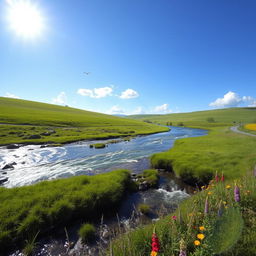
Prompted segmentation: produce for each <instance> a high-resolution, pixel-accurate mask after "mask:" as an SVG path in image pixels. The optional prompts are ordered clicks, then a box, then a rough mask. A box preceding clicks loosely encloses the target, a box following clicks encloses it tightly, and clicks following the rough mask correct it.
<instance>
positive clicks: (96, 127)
mask: <svg viewBox="0 0 256 256" xmlns="http://www.w3.org/2000/svg"><path fill="white" fill-rule="evenodd" d="M0 123H1V124H2V125H0V145H5V144H10V143H67V142H73V141H79V140H91V139H107V138H116V137H128V136H136V135H145V134H152V133H157V132H163V131H167V130H168V129H167V128H166V127H162V126H157V125H152V124H148V123H145V122H141V121H138V120H129V119H125V118H120V117H115V116H111V115H105V114H100V113H95V112H90V111H85V110H80V109H75V108H70V107H63V106H57V105H52V104H45V103H39V102H33V101H26V100H18V99H10V98H4V97H0ZM35 135H36V136H37V137H35ZM33 136H34V137H35V138H34V137H33Z"/></svg>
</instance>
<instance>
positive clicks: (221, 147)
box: [151, 127, 256, 185]
mask: <svg viewBox="0 0 256 256" xmlns="http://www.w3.org/2000/svg"><path fill="white" fill-rule="evenodd" d="M255 143H256V138H253V137H249V136H246V135H240V134H236V133H234V132H231V131H230V130H229V128H228V127H216V128H211V130H210V132H209V134H208V135H207V136H203V137H196V138H186V139H180V140H177V141H176V142H175V144H174V147H173V148H172V149H170V150H169V151H167V152H163V153H157V154H154V155H153V156H152V157H151V163H152V165H153V167H154V168H166V169H170V170H173V171H174V172H175V174H176V175H177V176H179V177H181V178H182V179H183V180H184V181H185V182H187V183H189V184H192V185H194V184H202V183H207V182H209V180H210V179H211V178H212V177H213V175H214V174H215V172H216V171H218V172H219V173H220V172H223V173H224V174H225V176H226V178H227V179H234V178H236V177H240V176H243V175H244V173H245V172H247V171H248V170H251V169H252V168H253V166H254V165H255V164H256V159H255V155H256V147H255Z"/></svg>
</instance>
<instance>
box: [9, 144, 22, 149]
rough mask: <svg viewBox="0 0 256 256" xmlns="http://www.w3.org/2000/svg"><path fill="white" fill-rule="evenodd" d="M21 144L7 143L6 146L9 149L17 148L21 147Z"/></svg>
mask: <svg viewBox="0 0 256 256" xmlns="http://www.w3.org/2000/svg"><path fill="white" fill-rule="evenodd" d="M19 147H20V146H19V145H18V144H10V145H7V146H6V148H7V149H16V148H19Z"/></svg>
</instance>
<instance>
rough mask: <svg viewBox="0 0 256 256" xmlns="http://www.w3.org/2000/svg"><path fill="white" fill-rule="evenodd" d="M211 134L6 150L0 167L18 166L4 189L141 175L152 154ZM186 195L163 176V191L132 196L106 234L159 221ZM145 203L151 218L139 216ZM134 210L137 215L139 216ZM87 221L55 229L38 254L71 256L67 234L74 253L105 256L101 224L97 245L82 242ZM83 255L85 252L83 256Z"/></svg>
mask: <svg viewBox="0 0 256 256" xmlns="http://www.w3.org/2000/svg"><path fill="white" fill-rule="evenodd" d="M206 134H207V131H205V130H200V129H190V128H184V127H171V130H170V131H169V132H165V133H158V134H153V135H148V136H138V137H136V138H134V139H132V140H131V141H127V142H125V141H122V142H119V143H115V144H109V145H108V146H107V147H106V148H103V149H94V148H90V147H89V145H90V144H93V143H100V142H104V143H107V142H108V141H107V140H105V141H90V142H88V141H83V142H78V143H72V144H68V145H64V146H61V147H49V148H40V146H38V145H29V146H22V147H20V148H18V149H6V147H1V148H0V169H2V168H3V167H4V166H5V165H6V164H9V163H13V162H15V163H16V164H15V165H13V167H14V169H7V170H2V174H1V177H6V178H8V181H7V182H5V183H4V184H3V186H5V187H16V186H23V185H29V184H33V183H36V182H39V181H42V180H51V179H57V178H64V177H70V176H74V175H83V174H86V175H95V174H98V173H103V172H108V171H111V170H114V169H124V168H125V169H130V170H132V171H133V172H135V173H139V172H141V171H142V170H144V169H148V168H150V162H149V156H150V155H152V154H153V153H157V152H162V151H166V150H168V149H170V148H171V147H172V146H173V144H174V141H175V140H176V139H180V138H187V137H196V136H203V135H206ZM187 197H189V193H188V187H186V186H185V185H184V184H183V183H182V182H181V181H179V180H178V179H176V178H175V177H174V175H173V174H171V173H160V181H159V188H158V189H149V190H147V191H139V192H136V193H132V194H129V195H127V196H126V198H124V200H123V201H122V204H121V205H120V207H119V209H118V212H117V215H118V221H117V217H116V215H115V214H114V213H113V214H114V216H113V217H110V218H108V219H106V220H104V223H105V224H104V230H103V233H104V232H105V233H111V232H112V231H111V230H115V229H117V228H118V226H119V225H122V226H123V227H124V229H129V228H133V227H135V226H137V225H138V224H142V223H148V222H151V221H152V220H153V221H154V219H157V218H158V217H159V216H163V215H166V214H168V213H170V212H173V211H174V210H175V209H176V208H177V206H178V204H179V203H180V202H181V201H182V200H183V199H185V198H187ZM140 203H144V204H147V205H149V206H150V208H151V215H150V216H148V217H145V216H141V215H140V214H138V212H137V210H136V208H137V206H138V204H140ZM134 212H135V213H136V212H137V213H136V214H135V215H136V216H135V215H134ZM82 222H83V220H78V221H77V222H75V223H70V224H69V225H67V227H66V228H67V229H66V231H65V230H64V229H63V228H62V229H59V230H55V231H54V232H53V233H52V234H51V235H47V236H46V237H42V238H40V240H39V241H38V246H37V251H36V254H35V255H38V256H50V255H51V256H55V255H58V256H60V255H61V256H62V255H68V254H67V240H66V239H67V233H68V235H69V241H70V242H72V243H73V244H75V246H74V248H73V249H72V255H93V256H97V255H100V254H99V248H100V247H99V243H101V244H102V243H103V247H104V246H105V247H106V246H107V245H108V243H109V239H111V237H112V236H109V237H107V238H104V237H102V236H101V234H102V229H101V227H102V226H101V225H98V226H97V233H98V240H97V242H96V243H95V244H93V245H91V246H90V247H86V248H85V247H84V246H82V245H81V243H80V242H79V240H78V235H77V230H78V228H79V227H80V225H81V223H82ZM118 223H119V224H118ZM66 232H67V233H66ZM77 241H78V242H77ZM81 252H83V253H82V254H81ZM89 252H91V253H89ZM21 255H22V254H21V252H20V251H17V252H15V253H13V254H11V256H21ZM69 255H70V254H69Z"/></svg>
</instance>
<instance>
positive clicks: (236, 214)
mask: <svg viewBox="0 0 256 256" xmlns="http://www.w3.org/2000/svg"><path fill="white" fill-rule="evenodd" d="M133 118H137V119H140V120H144V121H145V122H156V123H162V124H167V123H168V124H170V125H177V126H183V125H184V126H189V127H198V128H204V129H207V130H208V131H209V134H208V135H206V136H203V137H196V138H186V139H179V140H177V141H176V142H175V144H174V147H173V148H172V149H170V150H169V151H167V152H162V153H157V154H154V155H153V156H152V157H151V163H152V165H153V166H154V167H156V168H165V169H168V170H171V171H174V172H175V174H176V175H177V176H179V177H181V178H182V179H183V180H184V181H185V182H187V183H189V184H191V185H194V186H195V185H197V191H195V192H196V194H195V195H193V196H192V197H190V198H189V199H187V200H185V201H183V202H182V203H181V205H180V206H179V207H178V209H177V210H176V211H175V212H174V213H173V214H171V215H168V216H166V217H163V218H161V219H160V220H159V221H157V222H156V224H155V225H153V224H152V225H148V226H142V227H140V228H138V229H136V230H134V231H130V232H128V233H126V234H124V235H122V236H120V237H119V238H117V239H116V240H114V241H113V242H112V244H111V246H110V247H109V252H108V254H109V255H115V256H119V255H120V256H121V255H126V256H137V255H142V256H146V255H150V253H151V250H152V248H151V237H152V233H153V232H155V233H156V235H157V237H158V239H159V242H160V250H159V252H158V253H157V255H182V256H183V255H188V256H213V255H221V256H227V255H232V256H241V255H243V256H251V255H256V246H255V240H256V232H255V230H256V211H255V210H256V204H255V202H256V190H255V188H256V177H255V175H256V174H255V172H256V171H254V173H253V174H252V170H254V169H255V164H256V147H255V145H256V138H254V137H251V136H247V135H242V134H238V133H234V132H232V131H231V130H230V126H232V125H238V124H242V123H243V124H245V123H252V122H254V123H255V120H256V109H255V108H235V109H223V110H214V111H201V112H194V113H184V114H169V115H151V116H148V115H147V116H136V117H133ZM216 171H217V172H218V174H217V175H218V179H220V177H221V175H222V174H223V175H224V179H225V181H221V182H220V181H219V182H217V181H216V179H215V176H216ZM208 184H209V185H208ZM237 188H238V189H237ZM237 194H239V196H237ZM151 255H156V254H155V253H153V254H151Z"/></svg>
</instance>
